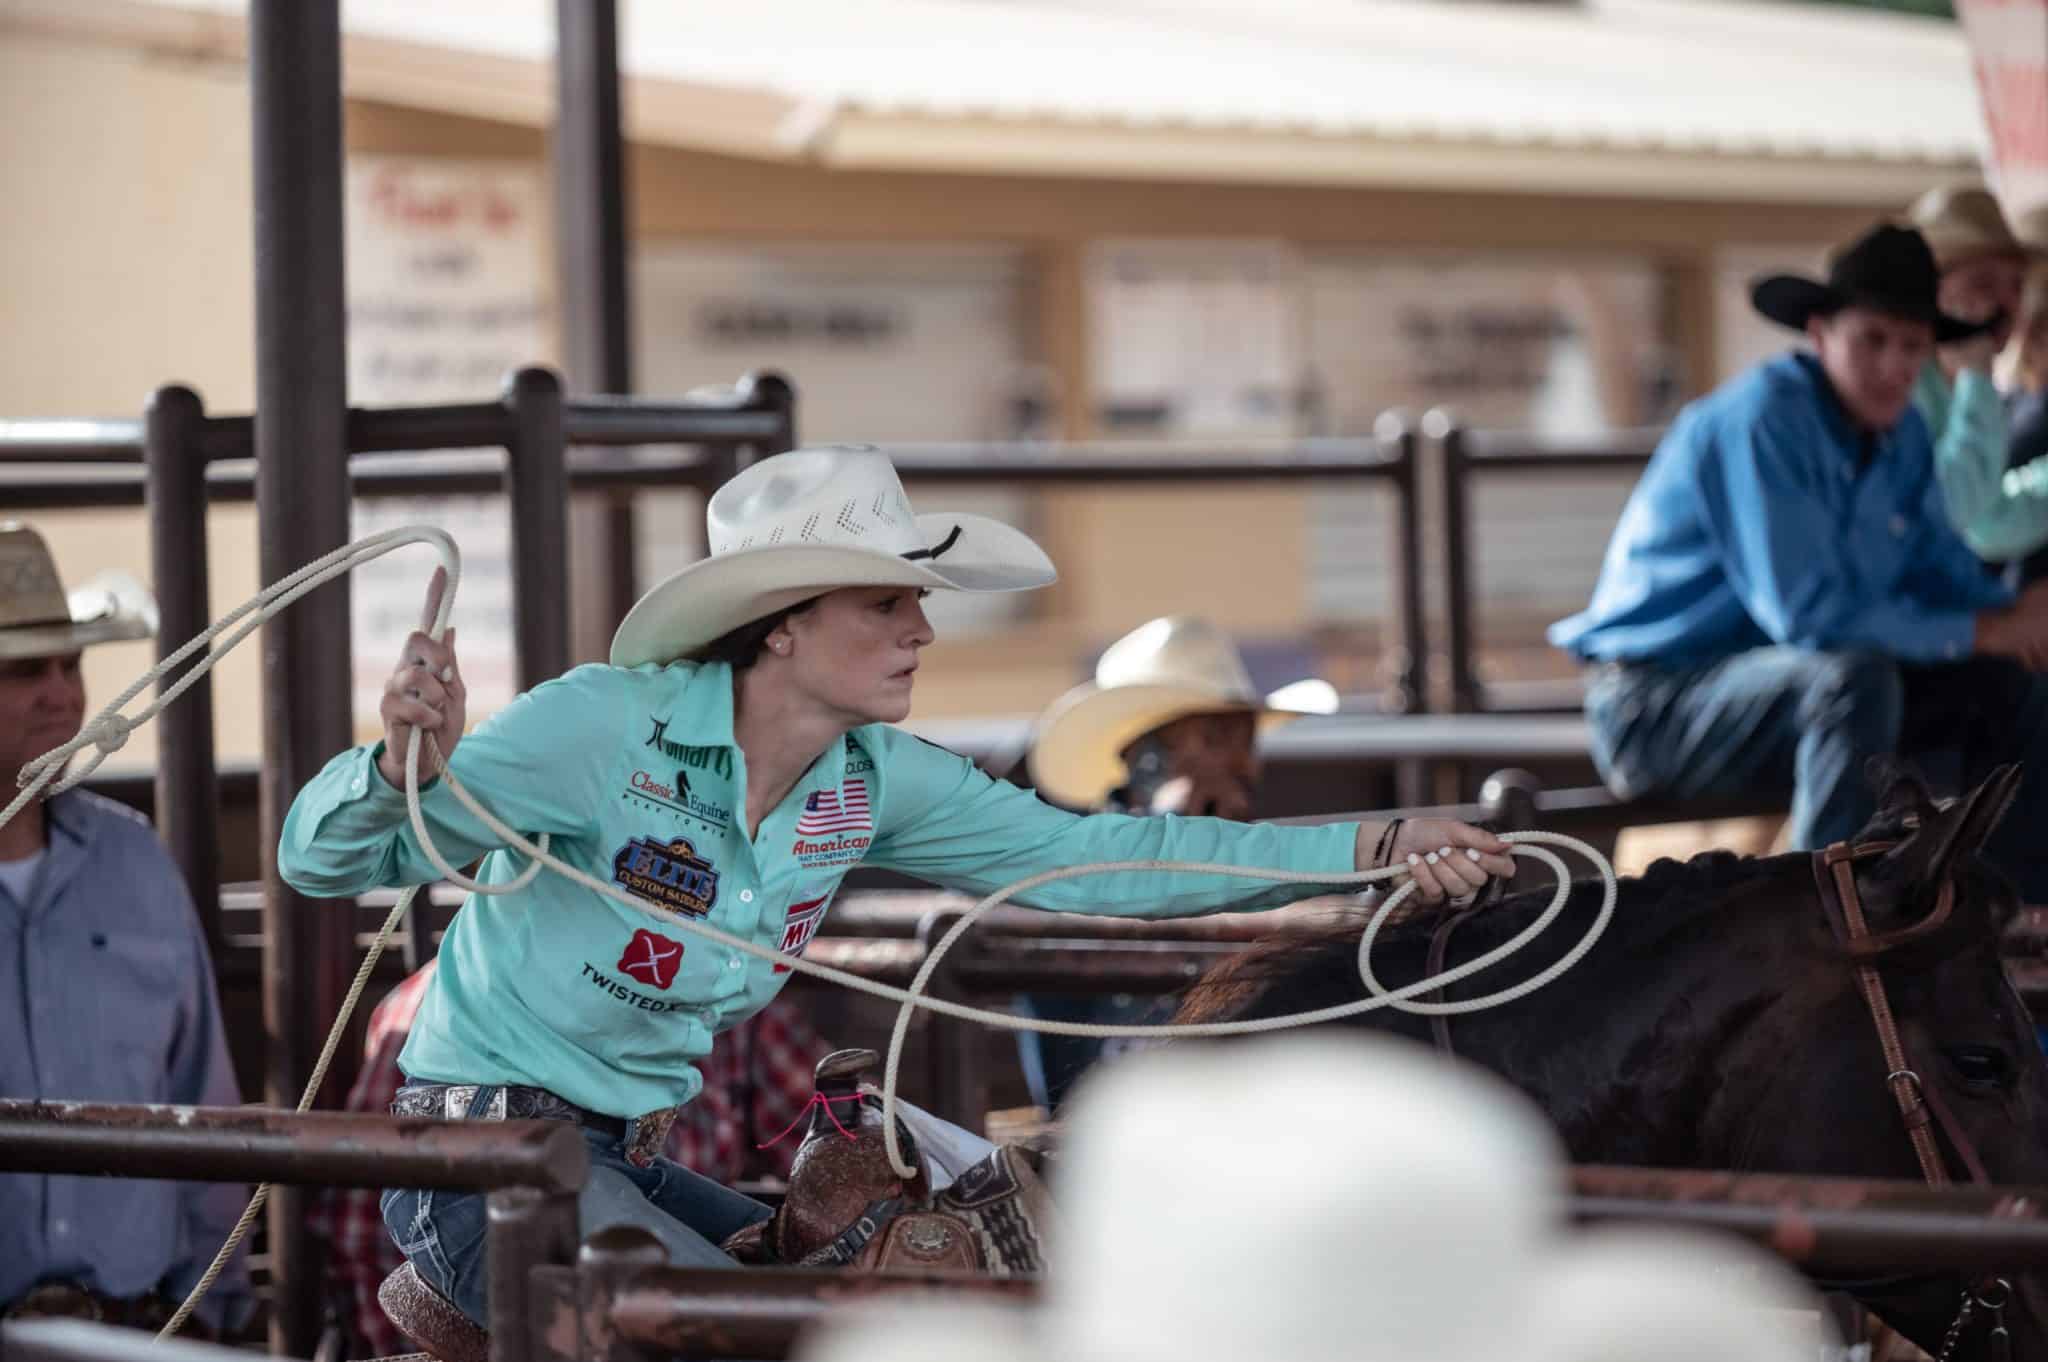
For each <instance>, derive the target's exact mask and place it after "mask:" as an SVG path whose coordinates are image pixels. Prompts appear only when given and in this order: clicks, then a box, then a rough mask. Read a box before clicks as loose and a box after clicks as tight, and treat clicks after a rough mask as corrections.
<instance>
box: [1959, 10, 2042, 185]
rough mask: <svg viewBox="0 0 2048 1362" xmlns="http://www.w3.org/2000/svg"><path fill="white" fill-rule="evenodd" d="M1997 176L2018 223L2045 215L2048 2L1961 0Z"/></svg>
mask: <svg viewBox="0 0 2048 1362" xmlns="http://www.w3.org/2000/svg"><path fill="white" fill-rule="evenodd" d="M1956 8H1957V9H1958V11H1959V12H1960V14H1961V17H1962V20H1963V30H1964V32H1966V33H1968V34H1969V37H1970V56H1971V59H1972V62H1973V64H1974V65H1975V67H1976V72H1977V88H1978V90H1979V92H1980V93H1981V94H1982V95H1983V98H1984V122H1985V125H1986V127H1988V128H1989V130H1990V133H1991V157H1992V171H1993V174H1994V176H1995V183H1996V184H1997V187H1998V190H1999V195H2000V197H2001V198H2002V199H2003V200H2004V203H2005V210H2006V212H2007V213H2008V214H2009V215H2011V216H2012V217H2014V218H2017V217H2019V216H2020V215H2021V214H2024V213H2027V212H2030V211H2031V212H2041V211H2044V210H2048V0H1959V2H1958V4H1957V6H1956Z"/></svg>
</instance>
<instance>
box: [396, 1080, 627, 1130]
mask: <svg viewBox="0 0 2048 1362" xmlns="http://www.w3.org/2000/svg"><path fill="white" fill-rule="evenodd" d="M484 1086H485V1085H483V1084H480V1083H412V1084H408V1085H406V1086H405V1087H404V1088H401V1089H399V1092H398V1096H397V1097H396V1098H394V1099H392V1103H391V1114H392V1115H393V1116H430V1117H434V1118H436V1119H438V1120H444V1121H462V1120H479V1121H524V1120H537V1121H574V1122H575V1123H576V1124H577V1125H580V1126H583V1127H584V1128H585V1129H588V1130H595V1131H597V1132H598V1133H599V1134H601V1135H608V1136H610V1137H611V1138H612V1139H614V1140H623V1139H625V1138H626V1122H625V1120H624V1119H623V1118H621V1117H618V1116H606V1115H605V1114H604V1113H602V1112H597V1111H592V1110H590V1109H589V1108H588V1107H579V1106H577V1105H576V1104H575V1103H574V1102H571V1101H570V1100H569V1099H568V1098H566V1097H557V1096H555V1094H553V1093H551V1092H549V1091H548V1090H547V1089H546V1088H528V1087H521V1086H519V1085H517V1084H506V1085H503V1086H499V1087H497V1088H496V1091H495V1092H493V1093H492V1094H491V1099H490V1101H489V1103H487V1104H486V1105H485V1107H484V1109H483V1110H482V1111H480V1112H478V1113H477V1114H476V1116H474V1117H471V1116H470V1114H469V1109H470V1108H471V1107H472V1106H473V1105H475V1103H476V1095H477V1094H478V1093H479V1092H481V1091H483V1088H484Z"/></svg>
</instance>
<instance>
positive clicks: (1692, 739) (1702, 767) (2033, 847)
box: [1586, 647, 2048, 903]
mask: <svg viewBox="0 0 2048 1362" xmlns="http://www.w3.org/2000/svg"><path fill="white" fill-rule="evenodd" d="M1586 720H1587V722H1588V724H1589V725H1590V726H1591V727H1592V730H1593V760H1594V762H1595V763H1596V764H1597V765H1598V766H1599V768H1600V774H1601V775H1602V776H1603V777H1604V778H1605V779H1606V781H1607V783H1608V786H1609V787H1610V788H1611V789H1613V790H1614V791H1615V793H1616V794H1619V795H1622V796H1623V797H1637V796H1647V795H1658V796H1666V797H1675V798H1679V799H1692V798H1701V797H1713V796H1738V795H1748V794H1755V793H1760V792H1761V793H1770V792H1775V791H1782V792H1785V793H1787V794H1789V795H1790V796H1791V800H1792V819H1791V838H1792V844H1793V845H1794V846H1795V847H1798V848H1801V849H1812V848H1817V847H1823V846H1826V845H1828V844H1829V843H1831V842H1839V841H1843V840H1846V839H1848V838H1850V837H1853V836H1855V835H1856V833H1857V832H1858V831H1859V830H1861V828H1862V827H1863V825H1864V824H1865V823H1867V822H1868V821H1869V820H1870V818H1871V816H1872V815H1873V814H1874V813H1876V811H1877V792H1876V791H1875V790H1874V789H1873V788H1872V786H1871V784H1870V780H1869V777H1868V775H1867V773H1866V770H1865V764H1866V763H1867V762H1868V761H1869V759H1870V758H1872V757H1875V756H1889V755H1897V756H1900V757H1903V758H1905V759H1907V760H1908V761H1911V762H1912V763H1913V764H1914V765H1915V767H1916V768H1917V769H1918V770H1919V772H1920V774H1921V775H1922V776H1923V777H1925V778H1926V779H1927V780H1928V782H1929V784H1930V785H1931V786H1933V788H1934V789H1935V791H1936V792H1937V793H1946V794H1954V793H1958V792H1960V791H1961V790H1963V789H1966V788H1968V787H1969V786H1970V785H1972V784H1974V783H1975V782H1977V781H1980V780H1982V779H1983V778H1984V777H1985V776H1986V775H1987V774H1989V772H1990V771H1991V768H1993V767H1994V766H1997V765H1999V764H2000V763H2002V762H2009V761H2017V762H2022V763H2024V765H2025V775H2024V776H2023V778H2022V780H2021V782H2020V792H2019V797H2018V798H2017V799H2016V800H2015V801H2014V804H2013V807H2012V809H2011V810H2010V811H2009V812H2008V813H2007V814H2006V817H2005V821H2004V822H2003V823H2001V824H2000V825H1999V828H1998V830H1997V832H1996V833H1995V834H1993V836H1992V838H1991V841H1990V843H1989V844H1988V846H1987V848H1986V850H1987V853H1988V854H1989V856H1990V859H1991V860H1992V862H1993V863H1994V864H1996V865H1998V866H1999V868H2000V869H2002V870H2004V871H2005V872H2006V873H2007V874H2008V875H2010V876H2012V877H2013V879H2014V880H2015V881H2016V882H2017V884H2018V885H2019V889H2020V896H2021V897H2022V898H2023V899H2025V900H2026V901H2027V902H2029V903H2048V839H2042V838H2041V837H2040V836H2039V835H2038V832H2039V829H2040V828H2041V826H2042V823H2043V819H2044V818H2048V678H2043V677H2039V676H2035V675H2033V674H2032V673H2030V672H2028V671H2026V670H2025V669H2024V668H2022V667H2020V666H2019V665H2018V664H2017V663H2014V662H2009V661H2006V660H2005V659H2003V658H1988V657H1986V658H1971V659H1968V660H1967V661H1963V662H1952V663H1943V664H1938V665H1930V666H1920V665H1910V664H1905V663H1900V662H1898V661H1896V660H1894V659H1892V658H1888V657H1883V656H1880V655H1877V654H1874V653H1862V652H1841V653H1824V652H1811V651H1808V650H1805V649H1801V648H1785V647H1774V648H1758V649H1755V650H1753V651H1750V652H1746V653H1738V654H1736V655H1735V656H1733V657H1730V658H1725V659H1723V660H1722V661H1719V662H1716V663H1712V664H1710V665H1708V666H1704V667H1693V668H1684V669H1667V668H1662V667H1657V666H1654V665H1650V664H1643V663H1632V664H1627V665H1615V666H1606V667H1602V668H1600V669H1599V670H1597V671H1596V672H1595V673H1594V674H1593V676H1592V678H1591V681H1590V683H1589V684H1588V686H1587V688H1586Z"/></svg>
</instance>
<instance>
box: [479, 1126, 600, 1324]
mask: <svg viewBox="0 0 2048 1362" xmlns="http://www.w3.org/2000/svg"><path fill="white" fill-rule="evenodd" d="M578 1140H579V1143H580V1142H581V1137H580V1135H579V1136H578ZM486 1214H487V1216H488V1222H487V1228H486V1233H487V1234H488V1235H489V1236H490V1240H489V1244H488V1247H487V1249H486V1251H485V1255H484V1257H485V1261H486V1265H487V1271H488V1272H489V1273H490V1284H489V1301H490V1315H491V1362H533V1348H532V1342H533V1328H532V1324H531V1321H530V1319H529V1316H528V1304H529V1297H530V1294H531V1287H530V1285H529V1283H530V1282H531V1279H532V1275H533V1270H534V1269H535V1268H537V1267H566V1266H568V1265H569V1264H571V1263H574V1262H575V1261H576V1195H575V1193H573V1192H552V1193H551V1192H545V1191H542V1190H540V1189H539V1188H534V1187H504V1188H500V1189H499V1190H497V1191H494V1192H492V1193H491V1194H490V1198H489V1201H488V1202H487V1204H486Z"/></svg>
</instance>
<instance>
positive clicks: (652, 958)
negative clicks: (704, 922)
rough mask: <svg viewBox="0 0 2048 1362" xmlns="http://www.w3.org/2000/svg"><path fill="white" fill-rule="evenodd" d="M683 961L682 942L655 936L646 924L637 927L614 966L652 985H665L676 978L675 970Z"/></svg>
mask: <svg viewBox="0 0 2048 1362" xmlns="http://www.w3.org/2000/svg"><path fill="white" fill-rule="evenodd" d="M682 963H683V943H682V942H680V941H671V940H669V939H668V938H667V937H665V936H656V935H655V934H654V933H653V932H650V931H648V930H647V929H646V928H645V927H636V928H634V929H633V939H632V940H631V941H629V942H627V943H626V951H625V954H623V955H621V956H620V957H619V963H618V964H616V965H614V966H613V967H612V968H614V969H616V970H618V971H619V972H620V973H621V974H625V975H629V976H631V977H632V978H634V979H637V980H639V981H640V982H641V983H643V984H646V985H647V986H648V987H649V988H662V989H665V988H667V987H668V986H669V985H670V984H672V983H674V982H675V981H676V970H677V968H678V967H680V966H681V965H682Z"/></svg>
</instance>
